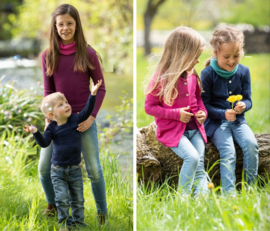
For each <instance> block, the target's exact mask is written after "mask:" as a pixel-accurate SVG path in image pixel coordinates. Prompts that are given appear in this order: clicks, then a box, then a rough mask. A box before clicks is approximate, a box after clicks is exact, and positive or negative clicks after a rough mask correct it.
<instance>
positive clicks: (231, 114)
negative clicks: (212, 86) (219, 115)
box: [225, 109, 236, 121]
mask: <svg viewBox="0 0 270 231" xmlns="http://www.w3.org/2000/svg"><path fill="white" fill-rule="evenodd" d="M225 118H226V120H228V121H235V120H236V112H235V111H234V110H232V109H229V110H227V111H226V112H225Z"/></svg>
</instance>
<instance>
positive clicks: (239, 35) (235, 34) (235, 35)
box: [205, 26, 244, 67]
mask: <svg viewBox="0 0 270 231" xmlns="http://www.w3.org/2000/svg"><path fill="white" fill-rule="evenodd" d="M231 42H234V43H237V44H238V45H239V47H240V48H241V54H240V55H241V57H243V56H244V50H243V47H244V34H243V32H242V31H240V30H238V29H236V28H234V27H230V26H226V27H223V28H217V29H216V30H215V31H214V33H213V36H212V38H211V40H210V44H211V46H212V48H213V49H214V51H215V52H218V51H220V46H221V45H222V44H223V43H231ZM213 57H214V55H213V56H211V57H210V58H209V59H207V61H206V63H205V67H207V66H209V65H210V60H211V59H212V58H213Z"/></svg>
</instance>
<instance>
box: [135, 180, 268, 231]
mask: <svg viewBox="0 0 270 231" xmlns="http://www.w3.org/2000/svg"><path fill="white" fill-rule="evenodd" d="M269 190H270V185H269V184H267V185H266V186H265V188H258V187H254V188H251V189H250V190H249V191H246V190H245V189H244V190H243V191H242V192H241V194H239V195H238V196H237V197H236V198H230V197H225V196H222V195H219V194H216V193H215V191H212V192H211V193H210V194H209V196H208V197H199V198H198V199H194V198H186V199H184V198H182V197H181V196H180V195H179V193H178V192H176V191H174V190H173V189H172V188H171V187H170V186H169V185H168V184H167V183H166V182H165V183H164V184H163V185H161V186H159V187H157V186H152V187H150V189H149V188H148V189H146V188H145V187H143V186H142V187H138V188H137V211H138V212H137V229H138V230H269V228H270V225H269V219H270V210H269V206H270V194H269Z"/></svg>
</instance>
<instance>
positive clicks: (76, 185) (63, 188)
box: [51, 164, 85, 229]
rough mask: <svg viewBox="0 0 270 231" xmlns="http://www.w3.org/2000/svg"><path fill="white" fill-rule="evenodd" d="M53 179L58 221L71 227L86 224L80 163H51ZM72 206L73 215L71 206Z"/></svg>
mask: <svg viewBox="0 0 270 231" xmlns="http://www.w3.org/2000/svg"><path fill="white" fill-rule="evenodd" d="M51 179H52V184H53V188H54V192H55V205H56V206H57V211H58V223H59V224H61V225H62V226H66V227H68V228H69V229H70V228H71V226H76V225H79V226H85V224H84V205H83V203H84V198H83V179H82V170H81V166H80V165H76V166H75V165H73V166H67V167H61V166H58V165H54V164H52V165H51ZM70 206H71V208H72V217H71V216H69V208H70Z"/></svg>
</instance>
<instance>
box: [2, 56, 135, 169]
mask: <svg viewBox="0 0 270 231" xmlns="http://www.w3.org/2000/svg"><path fill="white" fill-rule="evenodd" d="M3 76H5V77H4V79H3V80H2V81H1V82H2V84H5V83H6V82H9V81H14V87H15V88H17V89H30V88H32V89H36V90H37V92H38V94H41V95H42V94H43V85H42V82H43V81H42V79H43V77H42V69H41V67H40V66H39V61H36V60H28V59H18V58H17V57H16V56H14V57H9V58H1V59H0V78H1V77H3ZM104 78H105V83H106V97H105V99H104V101H103V104H102V107H101V109H100V111H99V113H98V116H97V118H96V121H97V123H98V124H100V126H101V128H102V127H105V126H108V125H109V123H108V122H106V117H107V116H108V115H112V117H111V119H112V120H114V119H116V118H115V117H114V116H113V115H114V114H115V113H116V108H115V107H116V106H118V105H120V104H121V99H120V98H119V97H120V96H124V93H122V91H125V92H126V93H127V94H128V96H129V97H133V79H132V76H126V75H117V74H115V73H111V72H105V73H104ZM110 152H111V153H114V154H121V155H120V157H119V158H118V163H119V164H120V165H121V167H122V170H123V173H124V174H125V173H126V172H127V170H130V172H131V173H132V160H133V158H132V156H133V136H132V134H125V138H124V139H123V138H122V136H121V135H118V136H116V137H115V138H114V139H113V142H112V144H111V145H110Z"/></svg>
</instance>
